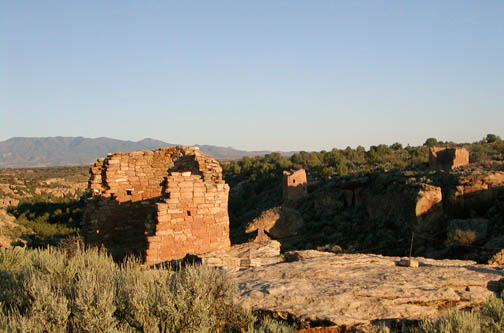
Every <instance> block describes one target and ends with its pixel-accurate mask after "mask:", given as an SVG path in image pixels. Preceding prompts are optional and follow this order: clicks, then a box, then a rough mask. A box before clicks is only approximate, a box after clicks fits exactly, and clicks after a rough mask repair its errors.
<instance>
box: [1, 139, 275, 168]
mask: <svg viewBox="0 0 504 333" xmlns="http://www.w3.org/2000/svg"><path fill="white" fill-rule="evenodd" d="M173 146H176V145H175V144H172V143H166V142H163V141H159V140H155V139H149V138H147V139H143V140H140V141H136V142H135V141H123V140H116V139H110V138H105V137H102V138H95V139H91V138H83V137H61V136H56V137H47V138H22V137H15V138H11V139H8V140H6V141H0V168H20V167H43V166H63V165H87V164H91V163H93V162H94V161H95V160H96V159H97V158H99V157H103V156H105V155H106V154H107V153H110V152H119V151H120V152H130V151H135V150H147V149H158V148H160V147H173ZM197 146H198V147H200V150H201V151H202V152H204V153H205V154H208V155H210V156H212V157H214V158H216V159H234V158H240V157H244V156H260V155H264V154H267V153H269V151H243V150H236V149H233V148H231V147H218V146H210V145H197Z"/></svg>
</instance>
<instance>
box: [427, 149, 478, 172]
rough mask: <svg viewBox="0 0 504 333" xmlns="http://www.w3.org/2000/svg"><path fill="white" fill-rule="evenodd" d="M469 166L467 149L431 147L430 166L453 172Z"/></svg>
mask: <svg viewBox="0 0 504 333" xmlns="http://www.w3.org/2000/svg"><path fill="white" fill-rule="evenodd" d="M467 164H469V151H468V150H467V149H465V148H445V147H431V148H430V149H429V166H430V167H431V168H434V169H440V170H453V169H455V168H457V167H460V166H463V165H467Z"/></svg>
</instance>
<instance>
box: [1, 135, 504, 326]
mask: <svg viewBox="0 0 504 333" xmlns="http://www.w3.org/2000/svg"><path fill="white" fill-rule="evenodd" d="M434 145H443V146H446V145H448V146H458V147H465V148H466V149H468V150H469V152H470V161H471V163H470V164H469V165H466V166H463V167H460V168H457V169H455V170H453V171H439V170H435V169H432V168H430V167H429V163H428V154H429V146H434ZM222 165H223V176H224V177H225V180H226V182H227V183H228V184H229V185H230V187H231V190H230V196H229V214H230V229H231V230H230V231H231V241H232V243H234V244H238V243H243V242H246V241H248V240H251V239H261V240H267V239H268V238H273V239H275V240H278V241H279V242H280V243H281V248H282V251H283V254H282V258H284V259H285V262H281V263H279V264H278V265H277V266H275V265H264V266H262V267H249V268H247V269H244V270H239V271H238V272H235V273H230V274H229V275H228V274H224V272H223V271H222V270H215V269H213V268H210V267H207V266H204V265H202V266H199V267H192V266H188V267H186V268H183V269H181V270H180V271H178V272H173V271H171V270H170V269H165V268H163V267H161V268H146V267H144V266H141V265H140V263H139V262H137V260H135V259H131V260H129V261H126V262H124V263H122V264H119V265H118V264H117V263H114V262H113V261H112V258H111V257H110V256H109V255H108V254H107V253H105V252H103V251H101V250H98V249H96V248H87V247H86V245H85V244H83V242H82V239H81V238H80V236H79V232H80V228H81V222H82V219H83V214H84V210H85V206H86V201H87V200H86V197H87V193H86V188H87V180H88V176H89V173H88V171H89V170H88V168H87V167H53V168H24V169H0V189H1V191H0V203H1V204H2V207H0V270H1V271H2V272H3V273H2V276H0V279H2V283H0V302H1V304H0V330H1V331H6V332H24V331H33V332H44V331H61V332H64V331H102V330H107V331H117V332H147V331H149V332H150V331H164V332H167V331H170V332H171V331H194V332H200V331H209V332H239V331H241V332H294V331H295V330H296V329H306V330H305V331H304V332H311V331H310V330H309V329H310V328H311V327H318V326H331V325H336V326H335V327H337V328H336V329H337V330H335V331H338V330H339V331H343V330H344V331H347V332H386V331H389V330H388V328H387V327H388V326H390V325H392V324H393V325H392V326H394V325H395V326H394V327H396V326H397V327H399V329H398V332H399V331H400V332H408V331H409V330H407V329H406V328H405V326H404V321H400V320H399V319H397V320H396V319H394V320H393V323H392V324H391V323H390V318H396V317H391V316H393V315H395V314H396V313H398V311H399V312H400V311H403V310H404V307H403V306H402V305H401V304H402V303H401V302H396V300H397V299H401V298H402V299H404V295H405V293H406V294H408V293H409V294H408V295H410V294H411V296H408V297H410V298H408V301H406V303H405V304H408V306H410V307H411V308H415V309H422V311H423V312H421V313H423V314H424V315H422V318H424V317H425V316H427V317H426V318H427V319H425V320H423V321H419V320H418V317H415V316H413V315H411V314H408V313H407V311H406V312H404V314H401V315H400V316H399V317H397V318H406V319H407V320H406V322H407V323H408V325H410V326H412V330H411V332H441V331H447V332H456V331H460V330H458V329H459V328H460V327H466V326H467V327H473V328H475V330H473V331H474V332H479V331H484V332H501V331H502V327H504V324H503V323H504V319H502V318H504V305H503V304H502V301H501V300H500V299H490V300H489V301H488V303H487V304H486V305H485V304H484V303H485V302H486V301H487V299H486V298H485V297H484V295H487V294H489V293H491V291H489V290H487V288H486V287H477V286H480V285H481V286H486V285H487V284H488V286H490V285H491V284H492V283H494V284H496V287H495V288H496V289H495V291H497V292H500V291H501V290H502V286H501V282H499V281H498V280H495V279H499V278H500V276H501V271H500V270H499V269H500V268H496V269H493V268H492V269H491V270H490V269H489V267H490V268H491V266H484V267H483V268H481V267H479V268H478V267H473V266H468V265H472V264H471V262H469V261H464V262H458V261H457V262H456V263H454V262H455V261H453V262H452V261H450V260H447V261H443V263H444V264H443V265H445V266H443V265H441V264H442V263H441V262H440V261H435V260H433V259H424V260H422V263H423V265H424V266H422V267H423V268H425V267H429V265H431V266H432V267H437V268H436V269H438V270H439V272H440V273H439V274H440V275H439V276H438V277H436V278H433V279H432V280H433V281H437V282H439V285H435V286H433V285H426V284H425V283H430V282H431V281H428V280H429V279H423V280H422V281H421V282H422V283H424V284H421V283H420V284H419V285H418V286H416V285H415V286H414V285H413V284H416V282H415V283H413V282H412V283H411V285H409V286H408V288H410V289H408V288H407V289H404V284H401V283H403V281H399V280H401V279H403V278H404V274H405V273H404V272H403V271H402V269H408V271H407V272H408V274H410V275H411V276H412V279H413V276H417V275H418V274H416V272H417V271H414V270H412V269H410V268H404V267H403V268H401V267H399V266H397V265H396V264H395V263H394V262H395V261H396V259H399V258H398V257H403V256H406V255H408V254H409V251H410V246H411V239H412V235H413V240H414V242H413V247H412V253H413V256H416V257H418V256H425V257H430V258H437V259H441V258H458V259H473V260H477V261H478V262H482V263H486V262H489V263H491V264H498V265H502V264H504V251H501V250H502V249H504V142H503V141H502V140H500V138H499V137H497V136H492V135H489V136H487V137H486V138H485V139H484V140H481V141H479V142H475V143H472V144H456V143H445V142H437V140H435V139H428V140H427V141H426V143H425V145H422V146H418V147H410V146H408V147H402V146H401V145H400V144H394V145H390V146H387V145H379V146H372V147H370V149H368V150H366V149H364V148H362V147H358V148H356V149H352V148H347V149H343V150H340V149H333V150H331V151H321V152H299V153H296V154H293V155H292V156H289V157H287V156H282V155H281V154H278V153H271V154H266V155H264V156H263V157H254V158H250V157H245V158H242V159H240V160H233V161H224V162H222ZM298 168H305V169H306V171H307V176H308V192H307V195H306V196H305V197H303V198H302V199H299V200H297V201H289V202H284V201H282V172H283V171H284V170H290V169H298ZM273 242H275V241H273ZM257 244H259V245H258V246H262V245H261V244H264V243H257ZM266 244H268V242H266ZM242 245H246V246H249V245H247V244H242ZM279 246H280V245H278V247H279ZM247 248H248V247H247ZM314 249H315V250H319V251H323V252H317V251H306V252H303V251H294V252H289V251H290V250H314ZM328 252H335V253H343V254H342V255H337V256H336V255H334V254H332V253H328ZM356 252H357V253H359V254H355V253H356ZM366 253H367V254H366ZM375 254H383V255H394V256H398V257H381V256H376V255H375ZM303 256H304V257H303ZM345 260H347V261H350V262H352V263H353V264H354V266H355V267H356V268H355V269H352V268H348V262H346V261H345ZM345 262H346V263H345ZM363 262H364V263H365V264H364V267H365V272H364V273H363V274H362V276H365V277H375V276H379V277H380V278H382V280H376V279H375V278H372V279H371V280H359V279H357V278H355V277H349V276H346V275H344V274H346V273H348V272H347V271H349V272H353V273H358V272H361V273H362V264H363ZM426 263H427V264H426ZM324 265H325V266H324ZM345 265H346V266H345ZM454 265H458V266H457V267H459V266H460V267H459V268H454V267H455V266H454ZM336 266H338V267H340V266H341V267H342V269H341V271H335V269H334V267H336ZM303 267H304V268H303ZM468 267H469V268H468ZM281 269H283V270H285V271H281ZM303 269H305V271H303ZM456 269H459V271H456ZM472 269H474V270H476V269H479V270H481V271H482V272H483V271H484V272H486V273H485V274H486V275H485V274H480V273H478V271H473V270H472ZM423 271H425V272H426V273H425V274H430V275H429V277H432V276H433V275H432V274H433V273H432V270H426V269H424V270H423ZM490 271H491V274H490V275H491V276H490V277H489V273H488V272H490ZM448 273H449V274H451V275H450V276H449V277H447V275H446V274H448ZM247 274H249V275H247ZM254 274H255V275H254ZM331 274H333V275H334V276H333V275H331ZM443 274H444V275H443ZM463 274H465V275H467V276H468V275H471V274H472V275H471V278H469V277H463V278H461V275H463ZM473 275H474V276H473ZM483 275H485V276H484V278H485V279H486V280H485V279H482V278H481V276H483ZM386 276H390V279H391V280H389V281H385V280H383V279H385V277H386ZM475 276H477V277H478V279H476V278H475V280H472V279H473V277H475ZM280 278H283V279H284V280H279V279H280ZM268 279H269V280H268ZM342 279H343V281H347V282H348V281H351V283H350V284H351V285H355V284H356V283H357V282H358V281H360V282H359V283H363V285H362V286H360V285H359V291H358V292H354V291H351V292H349V293H350V294H351V295H350V296H349V297H350V299H351V301H352V302H355V293H360V292H361V291H362V290H367V289H368V288H370V287H369V286H376V285H378V286H381V287H383V288H385V289H383V288H382V289H380V291H379V292H376V295H371V296H369V297H368V296H365V297H362V299H365V300H369V302H368V303H366V304H372V305H362V306H360V307H359V309H360V310H361V311H360V312H359V313H357V312H356V309H355V308H352V307H349V306H348V304H346V303H345V298H344V297H341V295H342V293H343V291H342V290H346V289H348V288H347V286H346V285H344V284H342V282H341V280H342ZM461 279H462V280H461ZM489 279H490V280H491V281H487V280H489ZM492 279H493V280H492ZM494 280H495V281H494ZM307 281H308V282H310V283H309V284H308V285H307V284H306V283H307ZM314 281H320V286H321V287H320V288H318V287H317V288H315V287H314V285H313V284H312V283H313V282H314ZM446 281H449V282H450V281H451V283H452V285H448V286H447V282H446ZM97 282H98V283H97ZM298 283H299V284H298ZM161 285H162V286H167V287H163V288H161V289H159V288H158V287H159V286H161ZM238 285H240V286H241V288H245V287H244V286H248V287H249V288H250V289H244V290H245V291H243V290H242V291H241V292H239V293H237V290H238V287H237V286H238ZM103 286H106V288H103ZM275 286H277V287H276V288H277V289H275ZM388 286H397V287H398V290H397V293H392V292H391V290H390V289H386V288H388ZM460 286H462V287H460ZM459 287H460V288H462V289H460V288H459ZM254 288H255V289H254ZM291 288H292V289H291ZM328 288H329V289H328ZM330 288H333V289H330ZM338 288H340V289H338ZM373 288H374V287H373ZM373 288H370V289H369V290H374V291H376V289H373ZM457 288H459V289H460V290H461V291H460V290H459V289H457ZM467 288H469V289H467ZM478 288H479V289H478ZM488 289H490V287H489V288H488ZM142 290H143V291H145V290H147V292H141V291H142ZM327 290H331V291H330V292H328V291H327ZM405 290H407V291H405ZM439 290H444V291H446V292H444V293H440V292H438V291H439ZM468 290H469V292H468ZM492 290H494V289H492ZM181 291H185V292H182V293H181ZM286 291H288V292H289V294H290V295H286V293H287V292H286ZM293 291H295V292H293ZM481 291H483V292H481ZM429 292H432V293H433V294H435V297H434V298H432V297H431V296H432V295H430V294H428V293H429ZM456 292H460V293H461V295H463V297H462V296H461V297H460V298H457V297H458V296H457V297H455V298H454V295H455V293H456ZM480 292H481V293H480ZM328 293H329V294H330V293H333V294H334V295H338V297H329V298H328V296H327V295H328ZM419 293H422V294H419ZM426 293H427V294H426ZM471 293H473V294H474V295H480V296H474V297H473V296H471V297H472V298H471V297H469V296H468V295H469V294H471ZM382 294H383V295H382ZM314 295H315V296H314ZM380 295H381V296H380ZM481 295H483V296H481ZM237 297H242V301H240V303H239V304H241V305H243V304H245V303H247V302H248V303H247V304H249V305H251V304H252V305H253V306H252V308H254V309H259V311H250V310H246V309H244V308H242V307H241V306H239V305H238V304H237V303H234V300H236V299H237ZM370 297H375V298H370ZM96 299H99V300H100V302H95V301H94V300H96ZM457 299H458V301H457ZM287 300H290V302H291V303H289V302H287ZM314 300H315V301H314ZM317 300H321V301H320V302H318V301H317ZM426 300H428V301H426ZM466 300H469V301H468V303H464V302H465V301H466ZM256 301H257V304H255V303H253V302H256ZM328 301H330V302H334V303H324V302H328ZM268 302H269V303H268ZM292 302H294V303H292ZM387 302H388V303H387ZM457 302H458V303H457ZM266 303H267V304H266ZM385 303H387V304H388V305H387V304H385ZM389 303H390V304H389ZM254 304H255V305H254ZM278 304H280V305H279V306H278V308H276V307H275V306H276V305H278ZM352 304H354V303H352ZM376 304H381V305H382V306H383V307H384V309H385V310H386V311H385V312H383V313H378V312H376V311H374V310H375V306H376ZM464 304H468V305H467V306H470V307H474V308H475V309H476V308H477V307H480V306H481V312H464V311H455V310H454V311H452V312H449V313H448V314H447V315H446V316H442V317H439V320H429V319H428V318H429V317H438V314H439V313H438V311H437V309H443V308H446V307H450V306H453V305H455V307H457V306H460V307H462V306H464ZM289 306H291V308H289ZM296 309H302V314H297V313H298V312H299V311H298V312H296V311H297V310H296ZM345 309H347V310H348V311H349V312H348V313H350V314H351V315H349V316H346V315H345V316H346V317H345V316H344V317H345V318H347V319H348V318H357V314H359V315H360V316H362V318H360V317H359V318H360V319H359V320H361V321H365V322H369V323H375V324H377V325H378V324H380V325H382V326H383V327H382V326H380V327H382V328H383V330H381V328H376V327H375V328H373V330H363V328H362V327H361V326H362V325H361V324H362V322H359V320H354V322H352V323H345V322H344V321H341V322H340V320H339V319H331V320H329V319H327V318H329V317H328V316H329V315H328V313H329V314H331V316H333V317H331V318H337V317H338V315H339V314H340V313H346V312H344V311H346V310H345ZM307 311H311V312H310V313H311V314H312V315H310V316H311V317H310V316H306V315H304V314H305V313H306V312H307ZM328 311H329V312H328ZM331 311H332V312H331ZM387 311H388V312H387ZM401 313H402V312H401ZM389 314H390V315H389ZM264 315H273V317H274V318H281V319H283V321H282V322H277V321H274V320H271V319H268V318H267V317H264ZM340 317H341V316H340ZM322 318H325V319H322ZM338 318H339V317H338ZM380 320H381V322H380ZM394 323H395V324H394ZM389 324H390V325H389ZM338 325H339V326H338ZM359 325H360V326H359ZM387 325H388V326H387ZM447 325H448V326H447ZM450 325H451V326H450ZM413 326H414V327H413ZM446 327H452V328H448V329H447V328H446ZM328 329H330V328H328ZM301 331H302V332H303V330H301ZM392 331H394V330H392Z"/></svg>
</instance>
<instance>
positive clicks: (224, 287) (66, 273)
mask: <svg viewBox="0 0 504 333" xmlns="http://www.w3.org/2000/svg"><path fill="white" fill-rule="evenodd" d="M236 291H237V288H236V285H234V284H233V283H232V282H231V280H230V279H229V278H228V277H227V275H226V273H225V272H224V271H222V270H219V269H215V268H211V267H207V266H188V267H185V268H183V269H180V270H178V271H173V270H171V269H167V268H160V269H149V268H146V267H143V266H142V265H140V262H139V261H138V260H136V259H134V258H129V259H127V260H126V261H125V262H124V263H123V264H122V265H120V266H118V265H116V264H115V263H114V262H113V260H112V258H111V257H110V256H109V255H108V254H107V253H106V252H105V251H103V250H100V249H97V248H91V249H81V248H80V247H77V248H76V249H75V248H74V249H72V251H71V252H67V251H64V250H60V249H55V248H51V247H49V248H48V249H44V250H42V249H36V250H25V249H22V248H11V249H0V305H1V310H0V331H2V332H68V331H70V332H240V331H250V332H289V330H292V329H291V328H289V327H288V326H286V325H284V324H281V323H278V322H276V321H272V320H269V319H268V320H263V321H259V320H257V318H256V317H255V316H254V315H253V314H252V313H251V312H250V311H249V310H244V309H242V308H241V307H240V306H238V305H237V304H235V303H234V302H233V298H234V296H235V295H236Z"/></svg>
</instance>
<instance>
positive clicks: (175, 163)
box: [83, 146, 230, 265]
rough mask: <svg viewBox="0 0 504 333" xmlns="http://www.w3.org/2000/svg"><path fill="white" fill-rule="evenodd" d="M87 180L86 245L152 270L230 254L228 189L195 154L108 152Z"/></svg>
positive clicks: (215, 165) (212, 163)
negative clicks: (128, 257) (215, 254)
mask: <svg viewBox="0 0 504 333" xmlns="http://www.w3.org/2000/svg"><path fill="white" fill-rule="evenodd" d="M90 174H91V176H90V179H89V189H90V190H91V192H92V197H91V198H89V199H88V204H87V207H86V210H85V214H84V221H83V233H84V237H85V239H86V242H88V243H90V244H97V245H103V246H105V248H107V249H108V250H109V251H110V252H111V253H112V255H114V257H116V258H122V257H124V256H125V255H128V254H135V255H139V256H140V257H141V258H143V259H144V261H145V263H146V264H148V265H152V264H157V263H161V262H163V261H167V260H172V259H180V258H183V257H184V256H185V255H186V254H188V253H191V254H201V253H205V252H209V251H226V250H228V249H229V246H230V240H229V216H228V194H229V186H228V185H227V184H226V183H225V182H224V180H223V179H222V168H221V166H220V164H219V162H217V161H216V160H215V159H213V158H211V157H209V156H207V155H205V154H203V153H201V152H200V151H199V149H198V148H197V147H184V146H178V147H173V148H161V149H158V150H154V151H151V150H146V151H135V152H132V153H109V154H108V155H107V157H106V158H100V159H98V161H97V162H96V163H95V164H94V166H93V167H91V170H90Z"/></svg>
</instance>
